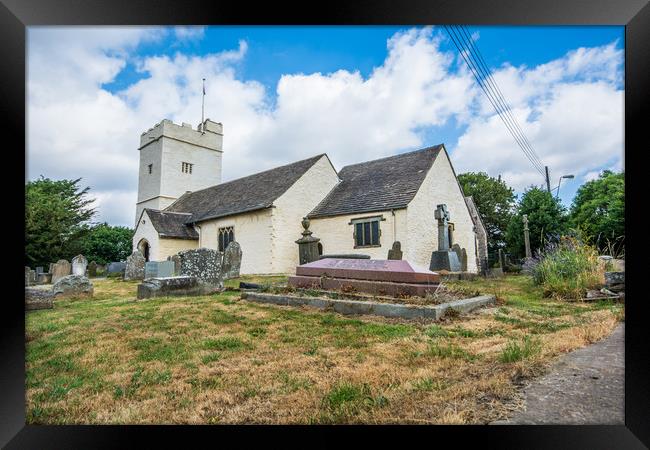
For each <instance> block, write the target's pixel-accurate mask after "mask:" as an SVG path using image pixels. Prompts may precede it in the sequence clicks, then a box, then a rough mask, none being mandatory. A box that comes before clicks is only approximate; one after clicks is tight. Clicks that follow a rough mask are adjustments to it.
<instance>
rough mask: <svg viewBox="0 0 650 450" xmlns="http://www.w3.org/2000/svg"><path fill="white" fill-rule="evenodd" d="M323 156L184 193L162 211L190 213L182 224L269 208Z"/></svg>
mask: <svg viewBox="0 0 650 450" xmlns="http://www.w3.org/2000/svg"><path fill="white" fill-rule="evenodd" d="M323 156H325V154H324V153H322V154H320V155H317V156H314V157H312V158H309V159H304V160H302V161H297V162H294V163H292V164H287V165H285V166H281V167H276V168H275V169H270V170H266V171H264V172H259V173H256V174H253V175H249V176H247V177H244V178H239V179H237V180H232V181H228V182H226V183H221V184H217V185H215V186H211V187H209V188H206V189H202V190H200V191H194V192H190V193H187V194H185V195H183V196H181V197H180V198H179V199H178V200H176V202H174V203H173V204H171V205H170V206H169V207H168V208H167V209H166V210H165V211H172V212H187V213H190V214H191V216H190V217H188V218H187V219H186V222H185V223H191V222H200V221H203V220H208V219H215V218H218V217H224V216H231V215H234V214H240V213H245V212H250V211H256V210H260V209H264V208H269V207H271V206H272V205H273V202H274V201H275V200H276V199H277V198H278V197H280V196H281V195H282V194H284V193H285V192H286V190H287V189H289V188H290V187H291V185H293V183H295V182H296V181H298V179H299V178H300V177H301V176H303V175H304V173H305V172H307V170H309V169H310V168H311V167H312V166H313V165H314V164H315V163H316V161H318V160H319V159H320V158H322V157H323Z"/></svg>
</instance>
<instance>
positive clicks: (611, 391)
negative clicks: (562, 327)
mask: <svg viewBox="0 0 650 450" xmlns="http://www.w3.org/2000/svg"><path fill="white" fill-rule="evenodd" d="M624 343H625V324H620V325H618V326H617V327H616V328H615V329H614V331H613V332H612V334H611V335H610V336H609V337H607V338H605V339H603V340H601V341H599V342H597V343H595V344H592V345H590V346H588V347H584V348H581V349H579V350H575V351H573V352H571V353H568V354H566V355H565V356H562V357H561V358H560V359H559V360H558V361H557V362H555V363H554V364H553V365H552V367H551V369H550V372H549V373H548V374H547V375H545V376H543V377H540V378H537V379H535V380H533V381H532V382H531V383H530V384H529V385H527V386H526V387H525V388H524V398H525V404H526V405H525V407H524V410H522V411H516V412H515V413H513V415H512V416H511V417H510V418H509V419H508V420H499V421H497V422H493V424H497V425H500V424H505V425H519V424H521V425H533V424H546V425H551V424H566V425H587V424H603V425H605V424H606V425H623V424H624V423H625V410H624V405H625V403H624V402H625V397H624V394H625V391H624V387H625V378H624V374H625V345H624Z"/></svg>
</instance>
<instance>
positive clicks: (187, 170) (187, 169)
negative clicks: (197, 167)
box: [181, 162, 194, 174]
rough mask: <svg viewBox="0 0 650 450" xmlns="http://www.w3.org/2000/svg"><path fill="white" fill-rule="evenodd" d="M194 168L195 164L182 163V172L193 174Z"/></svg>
mask: <svg viewBox="0 0 650 450" xmlns="http://www.w3.org/2000/svg"><path fill="white" fill-rule="evenodd" d="M192 166H194V164H192V163H188V162H181V172H183V173H189V174H191V173H192Z"/></svg>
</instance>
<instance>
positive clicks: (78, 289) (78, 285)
mask: <svg viewBox="0 0 650 450" xmlns="http://www.w3.org/2000/svg"><path fill="white" fill-rule="evenodd" d="M93 291H94V289H93V284H92V283H91V282H90V280H89V279H88V278H86V277H85V276H83V275H67V276H65V277H63V278H60V279H59V280H57V282H56V283H54V285H53V286H52V292H53V293H54V295H55V296H58V295H62V296H66V297H68V296H75V297H77V296H84V297H92V295H93Z"/></svg>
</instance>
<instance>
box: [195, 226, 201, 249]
mask: <svg viewBox="0 0 650 450" xmlns="http://www.w3.org/2000/svg"><path fill="white" fill-rule="evenodd" d="M194 227H195V228H198V229H199V248H201V240H202V239H203V234H202V233H201V225H194Z"/></svg>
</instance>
